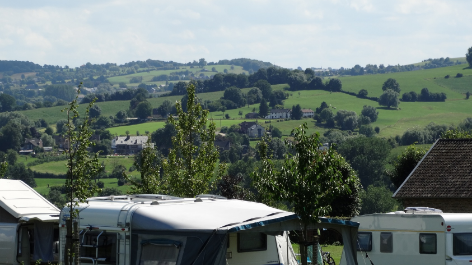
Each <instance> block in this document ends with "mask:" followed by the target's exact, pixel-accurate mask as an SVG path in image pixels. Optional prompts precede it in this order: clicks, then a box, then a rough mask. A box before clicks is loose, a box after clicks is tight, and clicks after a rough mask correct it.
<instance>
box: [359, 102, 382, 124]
mask: <svg viewBox="0 0 472 265" xmlns="http://www.w3.org/2000/svg"><path fill="white" fill-rule="evenodd" d="M361 113H362V115H364V116H366V117H369V118H370V121H371V122H376V121H377V117H378V116H379V112H378V111H377V109H376V108H375V107H372V106H367V105H364V107H362V112H361Z"/></svg>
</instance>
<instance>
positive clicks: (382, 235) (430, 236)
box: [341, 207, 472, 265]
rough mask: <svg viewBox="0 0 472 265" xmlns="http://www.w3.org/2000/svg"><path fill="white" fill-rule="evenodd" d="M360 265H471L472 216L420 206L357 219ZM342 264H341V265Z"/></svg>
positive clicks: (354, 219) (358, 258)
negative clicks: (358, 224)
mask: <svg viewBox="0 0 472 265" xmlns="http://www.w3.org/2000/svg"><path fill="white" fill-rule="evenodd" d="M351 221H354V222H359V223H360V226H359V232H358V242H357V260H358V262H359V263H360V264H371V263H370V262H371V261H372V262H373V264H375V265H379V264H380V265H390V264H395V265H397V264H405V265H407V264H412V265H413V264H414V265H418V264H425V265H426V264H428V265H435V264H438V265H439V264H447V265H452V264H454V265H460V264H471V262H472V214H466V213H442V212H438V211H437V210H435V209H431V208H426V209H425V207H418V208H417V209H408V208H407V209H406V210H405V211H398V212H394V213H384V214H368V215H362V216H357V217H354V218H352V219H351ZM341 264H342V262H341Z"/></svg>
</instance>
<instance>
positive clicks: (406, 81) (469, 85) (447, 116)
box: [22, 65, 472, 137]
mask: <svg viewBox="0 0 472 265" xmlns="http://www.w3.org/2000/svg"><path fill="white" fill-rule="evenodd" d="M222 67H224V66H222ZM464 67H465V65H456V66H451V67H444V68H435V69H429V70H419V71H411V72H400V73H391V74H377V75H363V76H346V77H340V80H341V81H342V84H343V90H345V91H350V92H355V93H357V92H358V91H359V90H361V89H366V90H367V91H368V92H369V96H380V95H381V93H382V89H381V87H382V84H383V82H384V81H385V80H387V79H388V78H395V79H396V80H397V81H398V83H399V84H400V87H401V90H402V92H401V93H404V92H410V91H415V92H417V93H420V91H421V89H422V88H424V87H427V88H428V89H429V91H430V92H444V93H446V94H447V100H446V102H401V104H400V106H399V109H398V110H393V109H386V108H384V107H380V106H379V105H378V103H377V102H374V101H371V100H367V99H361V98H357V97H354V96H350V95H347V94H344V93H330V92H328V91H323V90H306V91H296V92H290V91H289V93H290V94H291V96H290V97H289V98H288V99H287V100H286V101H285V107H286V108H291V106H292V105H296V104H300V105H301V106H302V108H311V109H313V110H314V109H315V108H316V107H319V106H320V104H321V102H323V101H325V102H327V103H328V104H330V105H331V107H332V109H333V111H334V112H336V111H337V110H340V109H345V110H353V111H356V112H357V113H358V114H360V112H361V110H362V106H364V105H371V106H374V107H378V111H379V118H378V120H377V122H375V123H373V124H372V125H373V126H378V127H380V130H381V131H380V136H383V137H389V136H395V135H401V134H402V133H403V132H404V131H405V130H407V129H408V128H411V127H414V126H425V125H427V124H429V123H430V122H435V123H436V124H453V125H457V124H459V123H460V122H461V121H462V120H464V119H465V118H467V117H469V116H472V113H471V111H470V107H471V104H472V103H471V102H472V101H469V100H465V95H464V93H465V92H467V91H472V69H468V68H464ZM457 73H462V74H463V75H464V77H462V78H455V76H456V74H457ZM446 75H450V76H451V78H449V79H445V78H444V76H446ZM284 87H287V85H286V84H280V85H274V86H273V89H274V90H276V89H283V88H284ZM248 90H249V88H245V89H243V92H244V93H246V92H247V91H248ZM298 92H300V94H298ZM222 96H223V91H219V92H211V93H202V94H199V95H198V97H199V98H201V99H204V100H217V99H219V98H221V97H222ZM181 98H182V96H171V97H161V98H152V99H149V101H150V102H151V104H152V106H153V107H155V108H156V107H158V106H159V105H160V104H162V102H163V101H164V100H170V101H172V102H174V101H176V100H179V99H181ZM97 105H98V106H100V108H101V109H102V115H105V116H114V115H115V114H116V113H117V112H118V111H120V110H125V109H128V107H129V101H112V102H99V103H97ZM258 107H259V105H258V104H255V105H251V106H249V107H248V106H244V107H242V108H239V109H233V110H227V111H226V112H225V114H229V115H230V117H231V119H232V120H228V121H226V120H223V121H222V122H221V123H222V125H221V126H228V125H224V124H234V123H238V122H240V121H241V116H240V115H239V111H242V112H243V117H244V115H245V114H246V113H248V112H252V110H253V109H254V108H255V109H256V111H257V110H258ZM61 108H62V107H52V108H41V109H35V110H28V111H22V113H23V114H25V115H26V116H28V117H29V118H30V119H32V120H37V119H39V118H44V119H46V120H47V121H48V122H49V123H50V124H54V123H55V122H56V121H57V120H59V119H63V118H65V113H61V112H60V109H61ZM210 116H211V117H212V118H213V119H215V120H218V119H221V118H222V117H223V113H222V112H213V113H211V115H210ZM242 120H244V119H242ZM305 121H307V122H308V123H309V126H310V131H320V132H323V131H324V129H322V128H315V127H314V123H313V121H312V120H305ZM302 122H303V120H302ZM300 123H301V121H286V122H283V123H276V121H272V123H271V124H272V125H273V126H276V127H279V128H280V129H281V130H282V132H283V133H284V134H288V133H289V132H290V130H291V129H292V128H294V127H296V126H297V125H298V124H300ZM216 124H217V127H220V125H219V122H218V121H217V122H216ZM162 126H163V123H162V122H161V123H155V124H154V123H144V124H137V125H133V126H126V127H115V128H111V129H110V131H111V132H113V133H116V134H124V132H125V131H127V130H129V131H130V132H131V133H135V132H136V131H140V132H141V133H144V131H153V130H155V129H157V128H160V127H162Z"/></svg>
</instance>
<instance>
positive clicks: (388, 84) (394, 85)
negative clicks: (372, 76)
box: [382, 78, 401, 94]
mask: <svg viewBox="0 0 472 265" xmlns="http://www.w3.org/2000/svg"><path fill="white" fill-rule="evenodd" d="M387 89H391V90H393V91H395V92H397V93H398V94H400V91H401V89H400V84H398V82H397V80H395V79H393V78H389V79H387V81H385V82H384V83H383V85H382V90H383V91H386V90H387Z"/></svg>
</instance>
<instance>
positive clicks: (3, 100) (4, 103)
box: [0, 93, 16, 112]
mask: <svg viewBox="0 0 472 265" xmlns="http://www.w3.org/2000/svg"><path fill="white" fill-rule="evenodd" d="M15 106H16V99H15V98H14V97H12V96H10V95H8V94H5V93H2V94H0V111H2V112H4V111H12V110H13V109H14V108H15Z"/></svg>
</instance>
